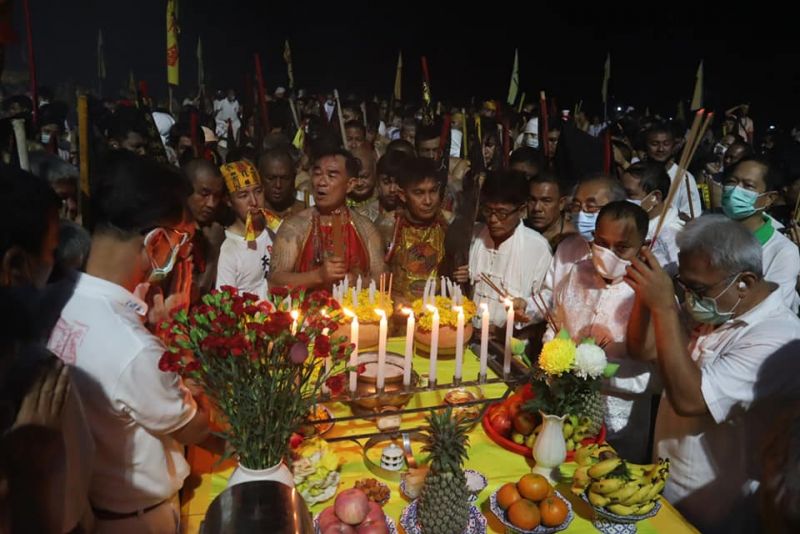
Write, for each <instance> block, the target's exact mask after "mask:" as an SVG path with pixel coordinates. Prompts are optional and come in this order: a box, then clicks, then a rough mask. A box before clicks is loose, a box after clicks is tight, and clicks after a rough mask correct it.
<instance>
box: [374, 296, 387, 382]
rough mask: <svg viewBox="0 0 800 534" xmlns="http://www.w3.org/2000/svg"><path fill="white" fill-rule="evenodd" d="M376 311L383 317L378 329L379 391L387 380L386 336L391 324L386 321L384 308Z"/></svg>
mask: <svg viewBox="0 0 800 534" xmlns="http://www.w3.org/2000/svg"><path fill="white" fill-rule="evenodd" d="M375 313H377V314H378V316H379V317H380V318H381V322H380V327H379V330H378V378H377V385H378V391H380V390H382V389H383V384H384V382H385V380H386V336H387V334H388V330H389V326H388V324H387V322H386V312H385V311H383V310H375Z"/></svg>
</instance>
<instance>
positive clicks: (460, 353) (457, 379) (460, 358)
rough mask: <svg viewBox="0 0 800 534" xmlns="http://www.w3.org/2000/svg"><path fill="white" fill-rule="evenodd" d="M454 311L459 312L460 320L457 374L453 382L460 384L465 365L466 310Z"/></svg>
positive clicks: (457, 307)
mask: <svg viewBox="0 0 800 534" xmlns="http://www.w3.org/2000/svg"><path fill="white" fill-rule="evenodd" d="M453 309H454V310H455V311H457V312H458V320H457V322H456V372H455V374H454V375H453V381H454V382H460V381H461V368H462V367H463V365H464V308H463V307H461V306H454V307H453Z"/></svg>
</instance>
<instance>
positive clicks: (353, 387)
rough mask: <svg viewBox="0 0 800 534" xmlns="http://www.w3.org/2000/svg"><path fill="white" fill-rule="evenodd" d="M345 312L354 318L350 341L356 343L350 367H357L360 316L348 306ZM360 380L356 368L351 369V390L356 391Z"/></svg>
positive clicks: (351, 325) (351, 324)
mask: <svg viewBox="0 0 800 534" xmlns="http://www.w3.org/2000/svg"><path fill="white" fill-rule="evenodd" d="M344 314H345V315H346V316H347V317H350V318H352V321H351V322H350V343H352V344H353V345H354V347H353V352H352V353H351V354H350V367H352V368H353V369H355V368H356V367H358V317H356V314H355V313H353V312H351V311H350V310H348V309H347V308H345V309H344ZM357 382H358V373H356V372H355V371H354V370H353V371H350V392H351V393H355V391H356V386H357Z"/></svg>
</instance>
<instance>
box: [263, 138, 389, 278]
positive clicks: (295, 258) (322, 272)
mask: <svg viewBox="0 0 800 534" xmlns="http://www.w3.org/2000/svg"><path fill="white" fill-rule="evenodd" d="M358 167H359V166H358V161H357V160H356V159H355V158H354V157H353V155H352V154H350V152H347V151H346V150H341V149H335V150H329V151H327V152H324V153H322V154H321V155H319V156H318V157H317V159H316V161H315V162H314V165H313V167H312V169H311V182H312V188H313V193H314V202H315V205H314V207H312V208H308V209H305V210H303V211H301V212H299V213H297V214H295V215H293V216H291V217H289V218H288V219H286V220H285V221H284V222H283V224H282V225H281V227H280V229H279V230H278V234H277V236H276V238H275V244H274V247H273V250H272V272H271V276H270V284H272V285H276V286H296V287H306V288H327V289H330V288H331V286H333V284H335V283H337V282H339V281H341V280H343V279H344V278H345V276H348V277H350V279H355V278H357V277H358V276H359V275H360V276H362V277H364V278H373V279H376V278H377V277H378V275H379V274H380V273H382V272H383V270H384V265H383V246H382V242H381V237H380V234H379V233H378V230H377V229H376V228H375V226H374V225H373V224H372V223H371V222H370V221H369V219H367V218H366V217H364V216H363V215H360V214H358V213H356V212H354V211H352V210H350V209H349V208H348V207H347V194H348V193H349V192H350V191H352V189H353V188H354V187H355V179H356V176H357V175H358Z"/></svg>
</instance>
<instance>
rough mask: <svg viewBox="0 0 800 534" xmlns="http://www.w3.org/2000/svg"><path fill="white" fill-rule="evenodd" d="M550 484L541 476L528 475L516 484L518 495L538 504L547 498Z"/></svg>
mask: <svg viewBox="0 0 800 534" xmlns="http://www.w3.org/2000/svg"><path fill="white" fill-rule="evenodd" d="M550 489H551V486H550V483H549V482H548V481H547V479H546V478H544V477H543V476H542V475H537V474H535V473H528V474H527V475H525V476H523V477H522V478H520V479H519V482H517V490H518V491H519V494H520V495H522V496H523V497H525V498H526V499H530V500H532V501H534V502H539V501H541V500H542V499H544V498H545V497H547V494H548V492H549V491H550Z"/></svg>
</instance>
